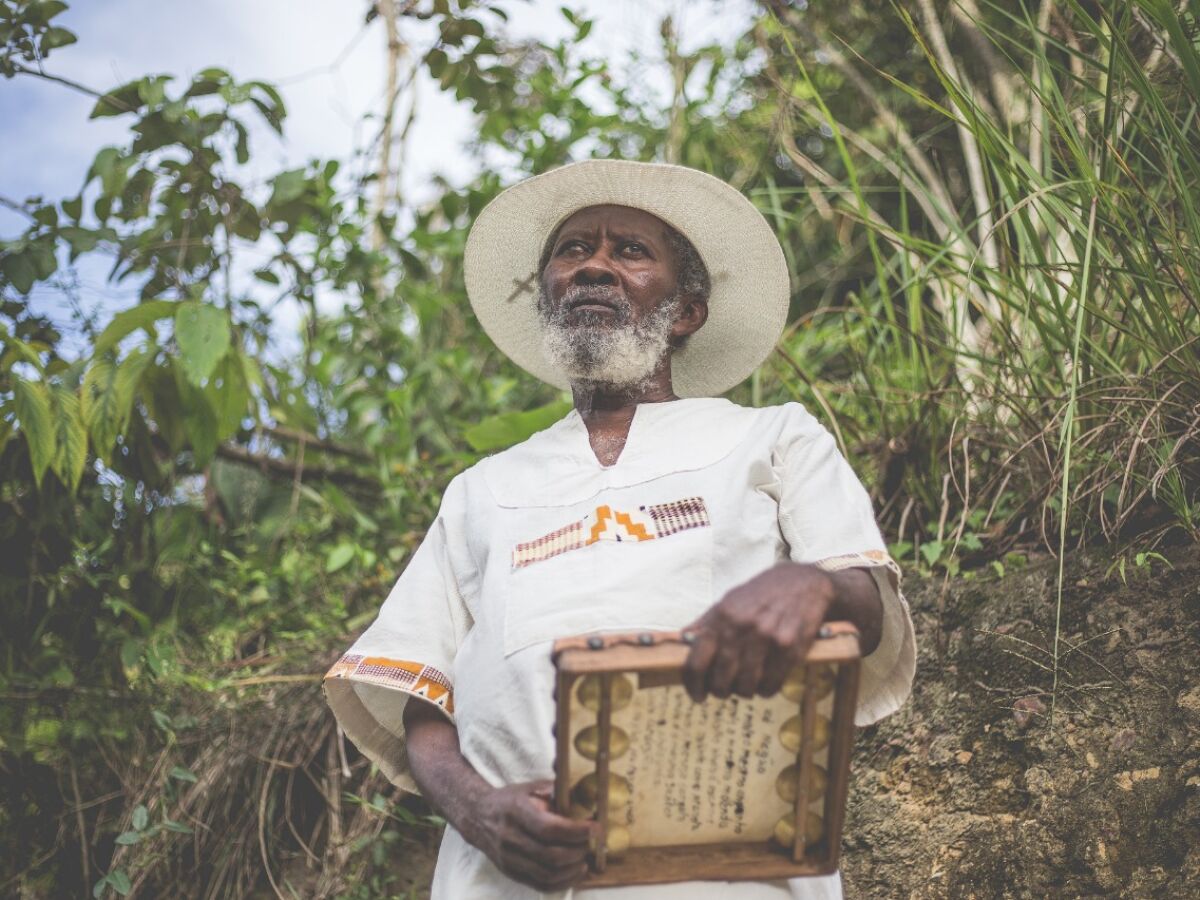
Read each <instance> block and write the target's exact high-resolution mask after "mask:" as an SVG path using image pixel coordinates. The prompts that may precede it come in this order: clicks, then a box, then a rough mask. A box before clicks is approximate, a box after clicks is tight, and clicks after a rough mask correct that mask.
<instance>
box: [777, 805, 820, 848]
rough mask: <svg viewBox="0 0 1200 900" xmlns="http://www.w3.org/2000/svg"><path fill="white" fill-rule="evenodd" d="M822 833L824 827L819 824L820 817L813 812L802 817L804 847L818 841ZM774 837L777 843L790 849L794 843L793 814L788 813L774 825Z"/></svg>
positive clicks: (794, 827) (794, 816)
mask: <svg viewBox="0 0 1200 900" xmlns="http://www.w3.org/2000/svg"><path fill="white" fill-rule="evenodd" d="M823 833H824V826H823V825H822V824H821V817H820V816H818V815H817V814H816V813H814V812H810V813H809V814H808V815H807V816H805V817H804V843H805V845H806V846H807V845H809V844H815V843H816V842H817V841H819V840H820V839H821V835H822V834H823ZM774 837H775V840H776V842H777V843H779V844H781V845H782V846H784V847H787V848H788V849H791V846H792V844H794V843H795V841H796V815H795V813H788V814H787V815H785V816H784V817H783V818H781V819H780V820H779V821H778V822H776V823H775V834H774Z"/></svg>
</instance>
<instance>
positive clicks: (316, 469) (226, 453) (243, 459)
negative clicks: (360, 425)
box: [217, 444, 379, 490]
mask: <svg viewBox="0 0 1200 900" xmlns="http://www.w3.org/2000/svg"><path fill="white" fill-rule="evenodd" d="M217 456H220V457H221V458H222V459H228V460H230V461H232V462H240V463H244V464H245V465H248V466H255V467H256V468H259V469H261V470H262V471H264V472H267V473H274V474H276V475H284V476H287V477H288V478H295V477H296V471H297V469H298V468H299V467H298V466H297V465H296V463H294V462H292V461H291V460H288V459H278V458H276V457H274V456H263V455H262V454H259V453H251V452H250V451H249V450H246V449H245V448H243V447H238V446H236V445H233V444H221V445H220V446H218V447H217ZM304 477H305V478H307V479H318V480H321V481H331V482H333V483H334V484H354V485H358V486H360V487H366V488H372V489H374V490H378V489H379V481H378V480H377V479H375V478H371V477H370V476H367V475H360V474H359V473H357V472H348V471H346V470H345V469H337V468H334V467H332V466H309V465H306V466H304Z"/></svg>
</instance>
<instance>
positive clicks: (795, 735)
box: [779, 715, 829, 753]
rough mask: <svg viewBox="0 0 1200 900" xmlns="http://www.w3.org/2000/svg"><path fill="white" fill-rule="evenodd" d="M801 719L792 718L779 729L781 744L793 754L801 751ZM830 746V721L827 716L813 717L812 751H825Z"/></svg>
mask: <svg viewBox="0 0 1200 900" xmlns="http://www.w3.org/2000/svg"><path fill="white" fill-rule="evenodd" d="M800 732H801V719H800V717H799V716H792V717H791V718H790V719H788V720H787V721H786V722H784V723H783V727H782V728H780V729H779V743H781V744H783V746H784V747H786V748H787V749H788V750H791V751H792V752H793V753H795V752H797V751H798V750H799V749H800ZM828 745H829V719H828V718H827V717H826V716H821V715H818V716H814V717H813V734H812V750H813V752H814V753H816V752H817V751H818V750H824V749H825V748H826V747H827V746H828Z"/></svg>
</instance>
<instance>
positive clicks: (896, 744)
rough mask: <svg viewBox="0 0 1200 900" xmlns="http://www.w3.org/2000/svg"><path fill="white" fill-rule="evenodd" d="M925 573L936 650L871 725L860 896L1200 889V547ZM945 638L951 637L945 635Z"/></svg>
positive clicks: (925, 636)
mask: <svg viewBox="0 0 1200 900" xmlns="http://www.w3.org/2000/svg"><path fill="white" fill-rule="evenodd" d="M1168 556H1169V557H1170V559H1171V566H1170V567H1168V565H1166V564H1164V563H1160V562H1157V561H1153V562H1151V563H1150V565H1149V567H1148V568H1146V567H1143V568H1141V569H1139V568H1137V567H1136V566H1133V565H1132V564H1130V565H1129V566H1128V567H1127V569H1126V578H1127V583H1126V582H1123V581H1122V579H1121V577H1120V575H1119V574H1118V572H1116V571H1113V572H1111V573H1109V574H1108V577H1107V578H1105V574H1106V569H1107V568H1108V567H1109V565H1110V563H1109V562H1108V561H1107V560H1104V561H1101V560H1100V558H1099V557H1096V558H1094V559H1087V558H1079V557H1076V558H1075V559H1074V560H1073V562H1072V564H1071V565H1070V566H1069V567H1068V578H1067V581H1066V583H1067V585H1069V587H1068V589H1067V590H1066V591H1065V593H1064V597H1063V605H1062V631H1061V637H1060V644H1059V653H1060V667H1059V681H1058V691H1057V697H1056V700H1057V702H1056V703H1053V707H1054V710H1055V713H1054V721H1053V726H1051V722H1050V711H1051V707H1052V697H1051V694H1050V690H1051V686H1052V683H1053V677H1052V672H1051V671H1049V670H1048V669H1047V667H1048V666H1051V665H1052V648H1053V641H1054V617H1055V583H1056V574H1057V564H1056V563H1055V562H1054V561H1053V560H1045V561H1042V562H1039V563H1035V564H1033V565H1031V566H1030V567H1029V568H1027V569H1025V570H1024V571H1022V572H1019V573H1016V574H1011V573H1010V574H1009V575H1007V577H1005V578H1004V579H1002V580H992V581H987V580H977V581H955V582H952V583H951V584H950V585H949V590H948V592H947V593H946V595H945V601H944V613H943V614H942V616H941V624H940V627H939V616H938V596H939V593H940V592H941V588H942V585H941V583H940V582H926V583H923V584H912V585H909V586H908V587H909V601H910V603H911V604H912V608H913V615H914V618H915V620H916V624H917V634H918V643H919V648H920V650H919V652H920V662H919V667H918V674H917V683H916V688H915V690H914V694H913V698H912V700H911V701H910V702H909V704H908V705H907V706H906V707H905V709H903V710H902V711H901V712H898V713H897V714H896V715H894V716H892V717H891V718H889V719H887V720H885V721H884V722H882V723H880V724H879V725H877V726H874V727H872V728H868V729H864V730H863V731H862V732H860V735H859V740H858V751H857V753H856V756H855V760H854V765H855V772H854V775H853V779H852V786H851V796H850V805H851V808H850V812H849V816H848V822H847V827H846V839H845V844H844V849H845V857H844V858H843V872H844V877H845V884H846V894H847V896H848V897H871V898H885V897H895V898H910V897H922V898H924V897H931V898H939V897H947V898H949V897H953V898H968V897H976V898H992V897H996V898H1001V897H1004V898H1008V897H1014V898H1016V897H1197V896H1200V653H1198V652H1197V649H1198V647H1200V642H1198V640H1197V639H1198V638H1200V551H1198V550H1197V548H1196V547H1190V548H1186V549H1183V550H1178V551H1176V552H1174V553H1170V554H1168ZM939 635H941V637H942V640H943V642H944V650H943V651H942V652H941V653H940V654H939V652H938V649H937V647H936V643H937V640H938V636H939Z"/></svg>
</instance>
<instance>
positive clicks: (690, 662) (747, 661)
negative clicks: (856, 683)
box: [683, 562, 882, 700]
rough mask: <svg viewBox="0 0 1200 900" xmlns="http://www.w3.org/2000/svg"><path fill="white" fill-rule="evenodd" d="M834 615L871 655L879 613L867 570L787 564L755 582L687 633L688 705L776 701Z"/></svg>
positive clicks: (732, 594) (732, 593) (717, 606)
mask: <svg viewBox="0 0 1200 900" xmlns="http://www.w3.org/2000/svg"><path fill="white" fill-rule="evenodd" d="M835 610H836V611H837V612H839V613H843V614H845V617H846V618H850V619H851V621H854V622H855V624H856V625H857V626H858V627H859V631H860V632H862V633H863V638H864V640H863V644H864V646H863V652H864V655H865V654H866V653H869V652H870V651H871V650H873V649H874V647H875V644H877V643H878V639H879V638H878V631H879V625H880V621H881V618H882V606H881V604H880V599H879V593H878V590H877V588H876V587H875V582H874V580H873V579H872V578H871V576H870V575H869V574H868V573H867V572H866V571H865V570H862V569H849V570H846V571H843V572H837V573H831V572H826V571H825V570H823V569H820V568H818V567H816V566H814V565H809V564H804V563H792V562H785V563H780V564H779V565H776V566H774V567H772V568H770V569H767V570H766V571H765V572H762V573H761V574H759V575H756V576H755V577H754V578H751V579H750V580H749V581H747V582H746V583H745V584H742V585H739V586H738V587H735V588H734V589H733V590H731V591H730V592H729V593H727V594H726V595H725V596H724V597H723V598H722V599H721V600H720V601H719V602H718V603H716V604H715V605H714V606H713V607H712V608H711V609H709V610H708V612H706V613H705V614H704V615H703V616H701V617H700V618H699V619H697V620H696V621H695V622H694V623H693V624H692V625H691V626H690V627H689V628H687V629H686V631H690V632H692V633H693V634H694V635H695V643H694V644H693V646H692V652H691V653H690V654H689V655H688V659H687V663H686V665H685V666H684V673H683V678H684V685H685V686H686V687H687V691H688V693H689V694H690V695H691V697H692V699H693V700H702V699H704V697H705V696H706V695H708V694H711V695H713V696H715V697H728V696H729V695H730V694H731V693H736V694H737V695H738V696H741V697H753V696H754V695H755V694H759V695H761V696H764V697H769V696H771V695H773V694H776V693H778V691H779V688H780V687H781V686H782V684H783V681H784V679H785V678H786V677H787V675H788V673H789V672H790V671H791V670H792V669H793V668H794V667H795V666H796V665H798V664H799V663H801V662H803V660H804V658H805V656H806V655H807V654H808V650H809V647H810V646H812V642H813V641H814V640H815V639H816V637H817V632H818V631H819V630H820V628H821V624H822V623H823V622H825V621H826V620H827V619H829V618H833V617H835V616H831V613H832V612H834V611H835ZM860 620H861V621H860ZM872 632H873V634H872ZM872 638H873V640H872Z"/></svg>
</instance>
